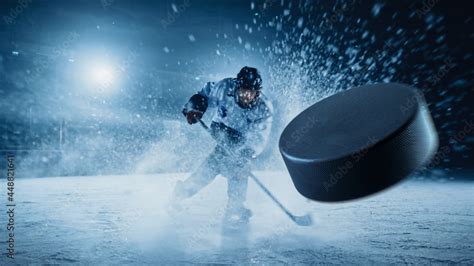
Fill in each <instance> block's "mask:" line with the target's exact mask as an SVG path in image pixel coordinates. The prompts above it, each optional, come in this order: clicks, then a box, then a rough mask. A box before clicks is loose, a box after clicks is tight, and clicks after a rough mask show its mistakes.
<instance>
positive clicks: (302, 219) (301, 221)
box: [198, 119, 313, 226]
mask: <svg viewBox="0 0 474 266" xmlns="http://www.w3.org/2000/svg"><path fill="white" fill-rule="evenodd" d="M198 121H199V123H200V124H201V126H202V127H203V128H204V129H205V130H206V131H207V132H209V133H210V129H209V127H208V126H207V125H206V123H204V122H203V121H202V120H201V119H198ZM217 145H219V146H220V147H221V148H222V149H223V150H225V151H226V152H228V153H229V154H230V155H232V156H236V155H235V154H234V153H233V152H232V151H230V150H228V149H226V148H225V147H222V146H221V145H220V144H219V143H217ZM249 176H250V178H252V179H253V181H255V183H257V185H258V186H259V187H260V188H261V189H262V190H263V192H265V194H267V196H269V197H270V198H271V199H272V200H273V202H275V203H276V205H278V207H280V209H281V210H282V211H283V212H284V213H285V214H286V215H287V216H288V217H290V219H291V220H292V221H293V222H295V223H296V224H297V225H300V226H309V225H311V224H313V219H312V218H311V215H310V214H306V215H303V216H296V215H294V214H292V213H291V212H290V211H289V210H288V209H287V208H286V207H285V206H283V204H281V203H280V201H279V200H278V199H277V198H275V196H273V194H272V193H271V192H270V190H268V188H267V187H265V185H264V184H263V183H262V182H260V180H259V179H258V178H257V177H256V176H255V175H254V174H253V173H252V172H250V173H249Z"/></svg>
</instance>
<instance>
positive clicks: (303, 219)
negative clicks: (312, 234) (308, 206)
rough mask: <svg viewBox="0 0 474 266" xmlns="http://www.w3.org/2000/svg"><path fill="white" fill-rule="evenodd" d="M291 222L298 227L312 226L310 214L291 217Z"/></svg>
mask: <svg viewBox="0 0 474 266" xmlns="http://www.w3.org/2000/svg"><path fill="white" fill-rule="evenodd" d="M292 218H293V221H294V222H295V223H296V224H297V225H300V226H310V225H312V224H313V218H312V217H311V215H310V214H306V215H304V216H293V217H292Z"/></svg>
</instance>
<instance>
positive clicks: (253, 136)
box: [198, 78, 273, 154]
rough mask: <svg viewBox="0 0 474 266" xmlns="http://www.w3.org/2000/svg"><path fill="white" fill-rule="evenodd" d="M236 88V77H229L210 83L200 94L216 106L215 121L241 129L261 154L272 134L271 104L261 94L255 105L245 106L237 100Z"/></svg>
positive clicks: (211, 104)
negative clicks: (241, 105)
mask: <svg viewBox="0 0 474 266" xmlns="http://www.w3.org/2000/svg"><path fill="white" fill-rule="evenodd" d="M235 91H236V82H235V79H233V78H226V79H223V80H221V81H219V82H216V83H214V82H208V83H207V84H206V86H204V88H202V90H201V91H199V92H198V94H200V95H202V96H204V97H206V98H207V100H208V106H209V107H214V108H216V109H215V110H216V111H215V114H214V115H213V118H212V121H214V122H217V123H223V124H224V125H226V126H228V127H230V128H232V129H235V130H237V131H238V132H240V133H241V134H242V135H243V137H244V138H245V145H246V146H248V147H250V148H252V149H253V150H254V151H255V153H256V154H259V153H261V152H262V151H263V149H264V148H265V146H266V144H267V142H268V137H269V135H270V129H271V125H272V113H273V108H272V104H271V102H270V101H269V100H268V98H267V97H266V96H265V95H263V94H262V93H261V94H260V97H259V98H258V100H257V102H256V104H255V105H254V106H252V107H250V108H242V107H240V106H239V105H238V104H237V102H236V98H235V95H234V93H235Z"/></svg>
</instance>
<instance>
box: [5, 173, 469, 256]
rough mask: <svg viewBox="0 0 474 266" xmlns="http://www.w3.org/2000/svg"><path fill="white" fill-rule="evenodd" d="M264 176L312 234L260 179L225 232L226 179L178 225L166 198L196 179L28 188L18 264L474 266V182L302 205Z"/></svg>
mask: <svg viewBox="0 0 474 266" xmlns="http://www.w3.org/2000/svg"><path fill="white" fill-rule="evenodd" d="M255 174H256V175H257V176H258V177H260V178H261V180H262V181H263V182H264V183H265V184H266V185H267V186H268V187H269V188H270V190H272V192H274V194H275V195H276V197H277V198H279V199H280V200H281V201H282V202H283V203H284V204H285V205H286V206H287V207H288V208H289V209H290V210H292V211H293V212H295V214H305V213H306V212H308V211H309V212H311V213H312V214H313V218H314V221H315V222H314V225H313V226H312V227H298V226H296V225H295V224H293V223H292V222H291V221H290V220H289V219H288V218H287V217H286V216H285V215H284V214H283V213H282V212H281V211H280V210H279V209H278V208H277V207H276V206H275V205H274V204H273V203H272V202H271V201H270V200H269V199H268V197H267V196H266V195H265V194H264V193H263V192H262V191H260V190H259V188H258V187H257V186H256V185H255V184H254V183H253V182H252V181H249V189H248V201H247V205H248V207H249V208H250V209H252V210H253V213H254V216H253V217H252V218H251V219H250V224H249V225H248V227H247V228H242V230H241V231H240V232H236V233H225V234H223V229H222V215H223V211H224V206H225V200H226V193H225V192H226V181H225V179H224V178H222V177H218V178H217V179H216V180H215V181H214V182H213V183H211V184H210V185H209V186H208V187H206V188H205V189H204V190H203V191H201V192H200V193H199V194H197V195H196V196H195V197H193V198H191V199H189V200H187V201H185V202H184V203H183V211H182V212H178V213H176V214H174V215H173V216H172V217H171V216H170V215H168V212H167V211H166V208H167V201H168V197H169V195H170V192H171V190H172V187H173V185H174V183H175V182H176V181H177V180H179V179H183V178H185V177H186V176H187V174H160V175H136V176H92V177H56V178H40V179H21V180H18V181H17V183H16V188H15V189H16V192H17V193H16V194H15V196H16V200H17V202H16V203H17V207H16V214H17V215H16V227H15V235H16V238H15V241H16V262H17V263H22V264H23V263H34V262H35V263H38V262H41V263H67V262H74V263H81V264H88V265H93V264H101V263H107V264H112V265H117V264H122V263H136V264H146V263H150V264H151V263H153V264H157V263H238V264H247V263H265V264H274V263H280V264H281V263H285V264H295V263H334V264H353V263H356V264H367V263H370V264H380V263H415V264H419V263H422V264H429V263H463V264H471V265H472V264H473V263H474V255H473V254H474V238H473V233H474V207H473V206H474V204H473V197H472V195H473V192H474V184H473V183H457V182H449V183H442V182H419V181H408V182H405V183H402V184H401V185H399V186H397V187H395V188H393V189H391V190H388V191H386V192H383V193H381V194H378V195H375V196H373V197H369V198H366V199H363V200H360V201H356V202H349V203H338V204H321V203H316V202H309V201H307V200H305V199H304V198H302V197H301V196H299V195H298V193H297V192H296V191H295V190H294V188H293V185H292V184H291V181H290V178H289V176H288V175H287V173H284V172H258V171H257V172H255ZM4 184H5V183H4V182H2V189H4ZM1 200H2V202H1V204H2V205H4V197H2V198H1ZM5 218H6V215H1V216H0V223H1V224H5ZM2 250H3V251H2V252H5V251H4V249H3V248H2ZM5 259H6V257H5V256H4V254H3V255H2V256H1V263H0V264H2V265H4V264H5Z"/></svg>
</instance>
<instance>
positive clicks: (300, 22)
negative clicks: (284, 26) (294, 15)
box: [298, 17, 304, 28]
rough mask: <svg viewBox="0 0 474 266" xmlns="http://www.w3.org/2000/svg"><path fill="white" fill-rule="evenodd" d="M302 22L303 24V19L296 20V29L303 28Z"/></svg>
mask: <svg viewBox="0 0 474 266" xmlns="http://www.w3.org/2000/svg"><path fill="white" fill-rule="evenodd" d="M303 22H304V19H303V17H301V18H299V19H298V28H301V27H303Z"/></svg>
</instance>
